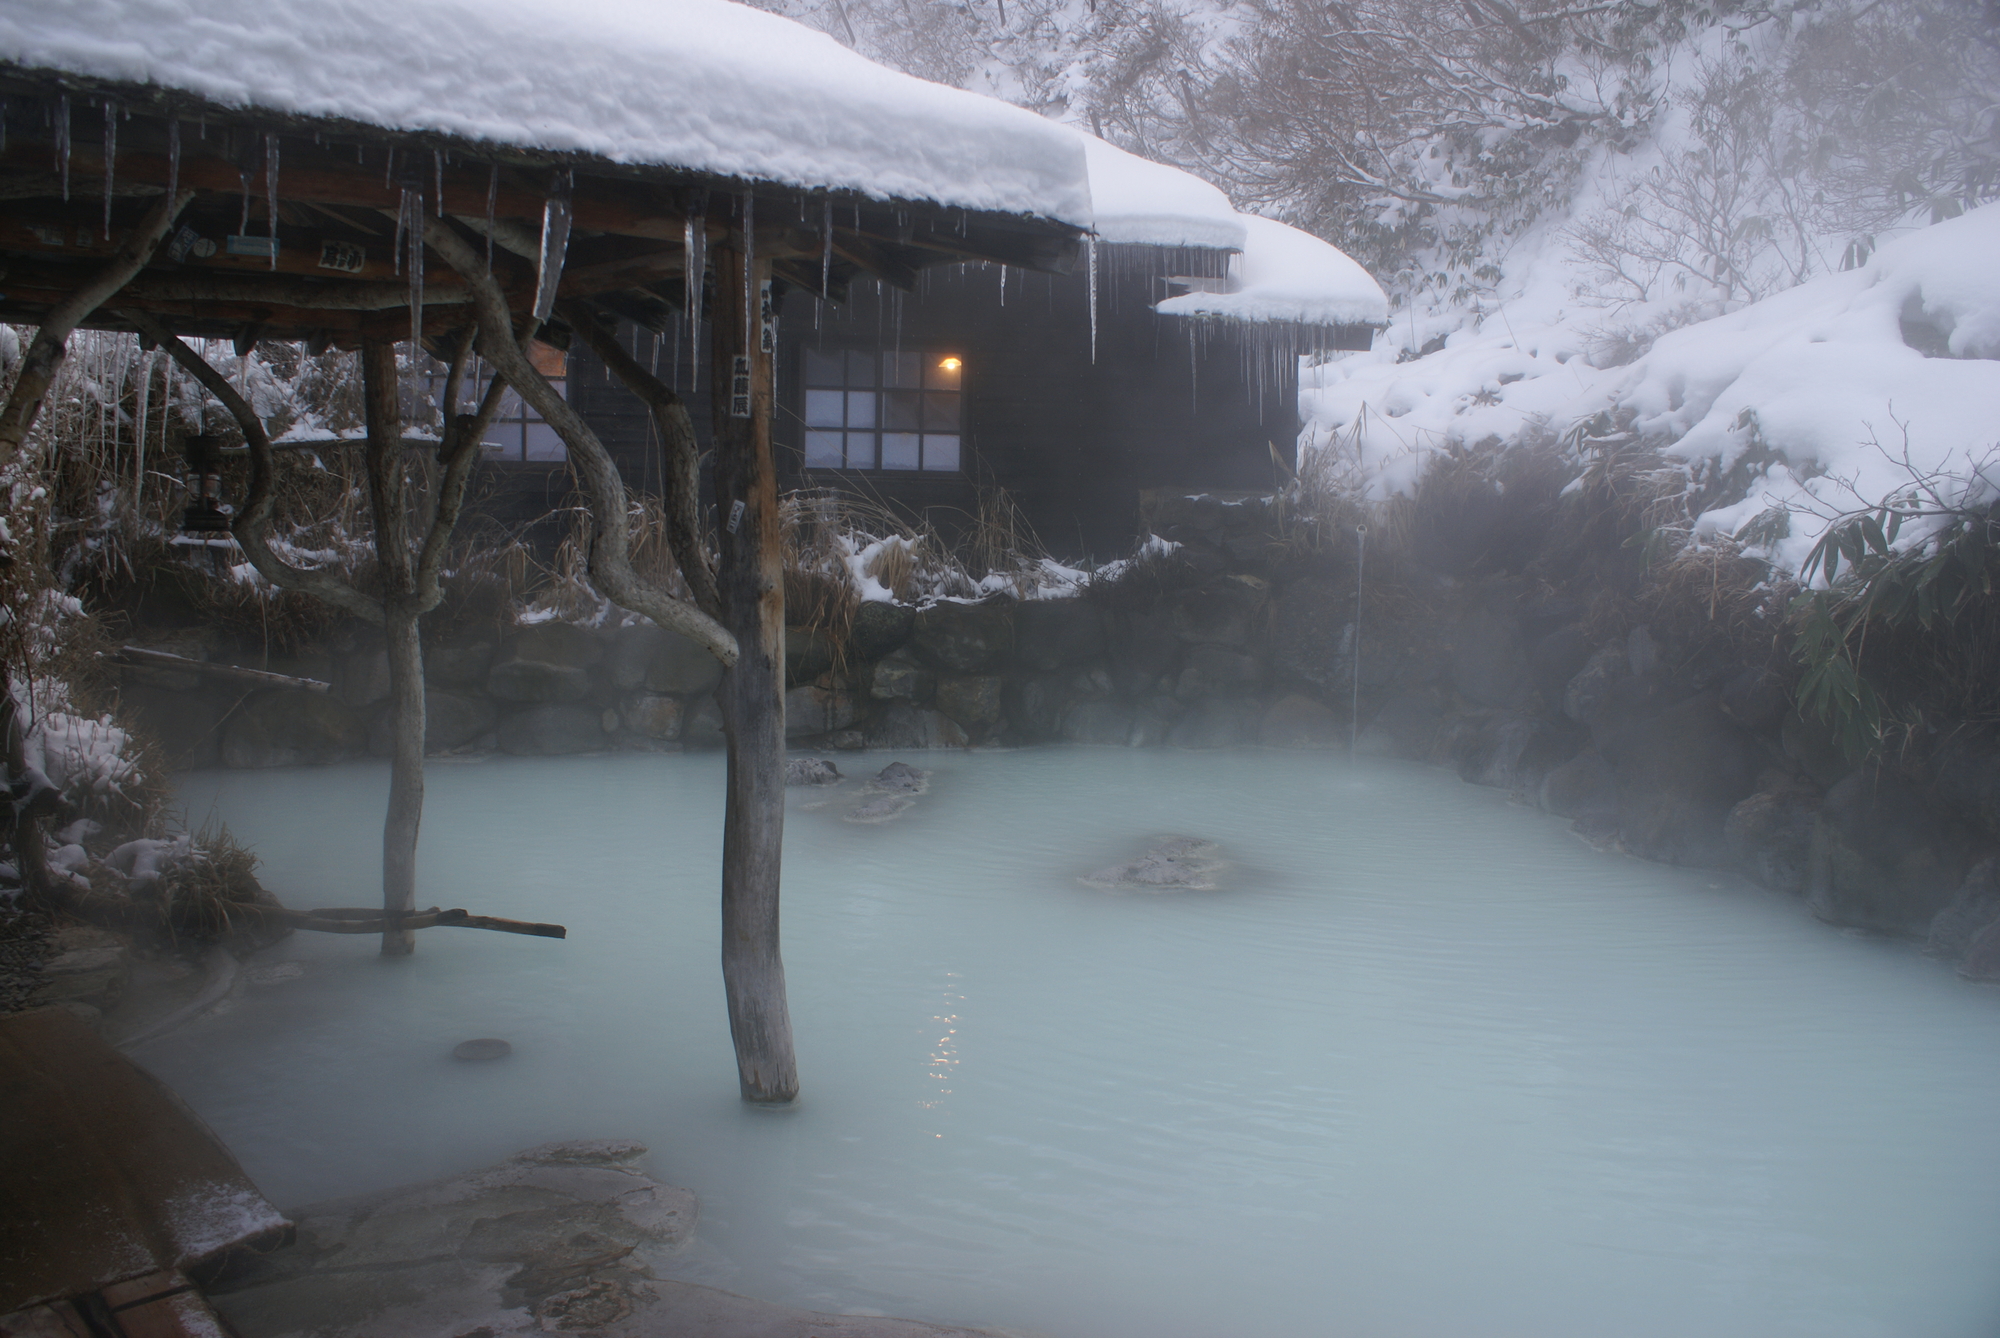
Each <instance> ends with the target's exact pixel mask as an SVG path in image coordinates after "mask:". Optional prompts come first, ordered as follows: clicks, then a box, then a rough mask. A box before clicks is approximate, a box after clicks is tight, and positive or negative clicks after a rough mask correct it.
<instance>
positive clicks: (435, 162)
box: [431, 149, 444, 218]
mask: <svg viewBox="0 0 2000 1338" xmlns="http://www.w3.org/2000/svg"><path fill="white" fill-rule="evenodd" d="M431 165H432V166H433V167H435V168H436V169H437V213H438V217H439V218H443V217H444V150H443V149H432V150H431Z"/></svg>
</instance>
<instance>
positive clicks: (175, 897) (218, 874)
mask: <svg viewBox="0 0 2000 1338" xmlns="http://www.w3.org/2000/svg"><path fill="white" fill-rule="evenodd" d="M256 869H257V856H256V855H255V854H253V853H252V852H251V851H250V850H249V849H248V848H247V847H245V846H244V845H242V844H241V843H240V842H238V841H237V840H236V838H235V836H233V835H232V834H231V833H230V830H229V828H228V826H227V825H226V824H224V823H222V822H220V821H213V820H212V821H211V822H210V823H209V824H208V825H207V826H205V827H203V828H202V830H201V831H199V832H197V833H196V834H195V838H194V845H193V848H192V849H191V850H190V851H189V852H188V855H187V857H186V858H184V859H181V860H179V861H176V862H175V863H174V865H173V866H172V867H171V868H170V869H168V870H167V872H166V874H165V876H164V877H162V878H161V879H160V881H159V884H158V888H157V891H156V893H155V903H156V909H155V913H156V914H157V916H158V924H159V928H160V930H161V931H162V933H164V934H165V936H166V937H167V938H168V939H169V940H170V941H173V942H176V943H185V942H195V943H213V942H215V941H217V940H218V939H222V938H226V937H228V936H230V935H231V934H233V933H235V932H237V931H238V930H242V929H250V930H259V929H262V928H264V927H265V926H266V924H267V923H268V922H267V919H266V917H264V916H261V915H258V914H256V912H255V911H254V910H252V909H251V908H253V907H269V906H276V905H277V904H278V903H277V899H276V898H274V897H273V896H272V895H271V894H270V893H269V892H267V891H265V890H264V885H263V884H262V883H259V882H258V881H257V877H256Z"/></svg>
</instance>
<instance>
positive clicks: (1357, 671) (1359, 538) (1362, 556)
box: [1347, 525, 1368, 762]
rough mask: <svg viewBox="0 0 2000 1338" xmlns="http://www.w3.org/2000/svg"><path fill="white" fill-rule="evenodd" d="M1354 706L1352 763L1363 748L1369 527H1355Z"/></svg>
mask: <svg viewBox="0 0 2000 1338" xmlns="http://www.w3.org/2000/svg"><path fill="white" fill-rule="evenodd" d="M1354 536H1355V556H1354V704H1353V707H1352V708H1351V710H1350V712H1349V716H1348V723H1347V760H1348V761H1350V762H1352V761H1353V760H1354V759H1355V757H1356V756H1357V755H1358V750H1359V748H1360V746H1361V597H1362V594H1363V593H1364V592H1365V590H1366V581H1365V577H1366V574H1367V571H1368V527H1367V526H1366V525H1356V526H1355V527H1354Z"/></svg>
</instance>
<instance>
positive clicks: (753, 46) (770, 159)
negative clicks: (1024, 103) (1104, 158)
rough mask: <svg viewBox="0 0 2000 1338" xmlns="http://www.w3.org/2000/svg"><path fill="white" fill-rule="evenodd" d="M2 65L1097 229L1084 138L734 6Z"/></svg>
mask: <svg viewBox="0 0 2000 1338" xmlns="http://www.w3.org/2000/svg"><path fill="white" fill-rule="evenodd" d="M0 62H5V63H11V64H14V65H16V66H20V67H25V68H28V69H40V70H53V71H60V72H63V73H66V74H70V75H77V76H82V77H85V78H91V79H100V80H109V81H117V82H125V83H136V84H153V85H158V86H161V87H165V88H169V89H174V90H177V91H181V92H185V93H190V94H194V95H196V96H199V97H201V98H204V99H207V100H209V101H211V102H214V103H217V104H220V105H223V106H228V107H237V108H244V109H246V110H247V109H268V110H270V111H273V112H280V113H291V114H296V115H302V116H311V117H327V118H336V119H341V120H348V121H354V122H359V123H363V124H366V125H370V126H375V127H380V128H382V129H387V130H395V131H412V132H432V133H438V134H444V135H450V136H455V137H458V138H461V139H465V140H470V141H474V142H489V143H495V144H504V145H509V146H514V147H520V148H530V149H540V150H551V151H556V152H574V153H584V154H592V155H595V156H598V157H600V158H603V159H606V160H609V161H611V162H614V163H623V164H634V165H640V164H643V165H649V166H670V167H678V168H686V169H691V170H695V171H700V172H709V173H715V174H717V175H721V176H728V177H737V178H743V179H748V180H758V181H769V182H777V183H780V184H784V185H791V186H800V187H806V188H809V189H829V190H841V191H855V192H859V193H862V194H864V195H867V196H871V197H874V198H877V199H903V200H912V201H934V202H936V203H939V204H943V205H948V206H953V207H959V208H966V209H974V210H990V211H994V212H999V213H1010V214H1031V215H1039V216H1043V217H1048V218H1054V219H1059V220H1062V221H1064V222H1068V223H1072V224H1075V225H1078V226H1088V225H1089V223H1090V219H1091V208H1090V189H1089V184H1088V177H1087V174H1086V169H1085V163H1084V154H1083V152H1082V150H1081V148H1080V146H1079V145H1078V144H1077V142H1076V138H1075V135H1074V134H1073V133H1072V132H1071V131H1068V130H1066V129H1064V128H1063V127H1061V126H1058V125H1055V124H1053V123H1051V122H1049V121H1046V120H1044V119H1043V118H1041V117H1039V116H1036V115H1035V114H1033V113H1032V112H1029V111H1025V110H1023V109H1021V108H1019V107H1014V106H1010V105H1008V104H1007V103H1004V102H1000V101H998V100H997V99H993V98H987V97H981V96H979V95H977V94H974V93H968V92H965V91H963V90H960V89H955V88H947V87H945V86H943V85H941V84H933V83H927V82H925V81H924V80H921V79H916V78H912V77H911V76H908V75H904V74H899V73H897V72H896V71H894V70H890V69H887V68H885V67H884V66H881V65H877V64H875V63H874V62H873V61H870V60H868V59H866V58H865V57H862V56H860V55H857V54H855V53H854V52H852V51H849V50H848V49H847V48H845V47H843V46H841V45H840V44H839V43H837V42H835V41H834V40H833V39H832V38H830V37H827V36H825V35H824V34H822V33H818V32H815V31H813V30H812V29H810V28H807V27H805V26H803V25H801V24H798V23H794V22H792V21H791V20H789V19H785V18H780V17H778V16H777V15H774V14H768V13H765V12H763V11H761V10H756V9H751V8H748V7H746V6H744V5H739V4H732V3H729V0H577V2H576V3H572V4H567V5H553V6H552V5H548V4H545V3H535V2H534V0H418V2H413V0H318V2H316V3H315V2H312V0H48V2H45V3H40V4H16V5H8V6H5V7H4V8H0Z"/></svg>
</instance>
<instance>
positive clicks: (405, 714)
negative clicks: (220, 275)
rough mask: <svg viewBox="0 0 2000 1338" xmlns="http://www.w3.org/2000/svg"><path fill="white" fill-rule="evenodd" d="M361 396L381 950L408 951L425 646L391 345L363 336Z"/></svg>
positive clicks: (413, 940) (419, 813)
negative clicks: (383, 754)
mask: <svg viewBox="0 0 2000 1338" xmlns="http://www.w3.org/2000/svg"><path fill="white" fill-rule="evenodd" d="M361 384H362V401H363V406H364V410H365V413H366V418H367V424H368V496H369V500H370V502H371V503H372V504H373V506H374V512H375V561H376V564H377V566H378V567H379V569H380V572H381V580H382V630H383V632H384V633H385V635H386V639H387V641H388V654H389V740H390V753H389V812H388V816H387V817H386V818H385V819H384V822H383V826H382V913H383V915H384V916H386V917H388V919H387V922H386V923H387V927H386V928H384V929H383V931H382V955H383V956H384V957H406V956H408V955H409V954H410V953H412V952H415V951H416V948H417V936H416V934H415V933H414V932H413V931H412V930H410V929H407V928H403V927H401V926H399V925H398V924H397V923H396V920H397V917H399V916H404V915H408V914H409V913H410V912H411V911H412V910H414V909H415V907H416V904H417V831H418V828H419V826H420V825H421V824H422V822H423V816H424V652H423V641H422V638H421V636H420V634H419V632H418V629H417V617H418V614H419V613H420V612H421V611H422V610H421V609H420V607H419V605H418V602H417V600H416V598H415V593H414V591H415V577H416V573H415V571H414V570H413V566H412V562H411V554H410V537H409V505H408V501H407V499H406V497H405V495H404V494H405V492H406V488H405V484H404V467H403V410H402V402H401V399H400V395H399V387H398V385H397V377H396V346H395V345H394V344H393V343H390V342H389V341H388V340H386V339H365V340H363V341H362V344H361Z"/></svg>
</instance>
